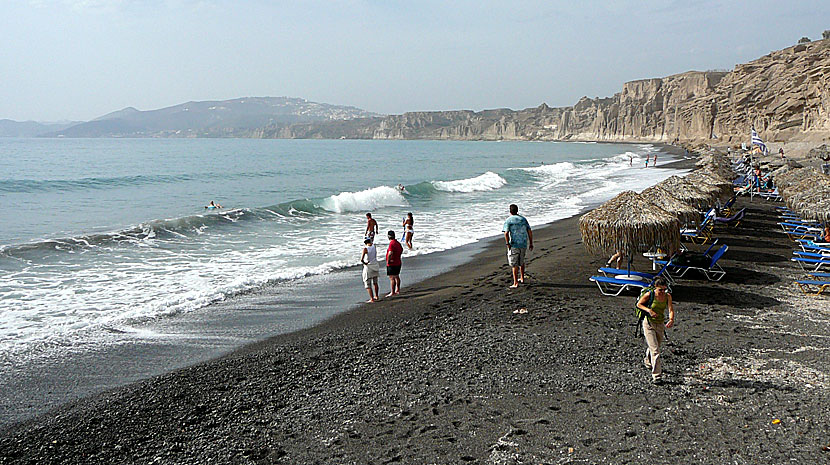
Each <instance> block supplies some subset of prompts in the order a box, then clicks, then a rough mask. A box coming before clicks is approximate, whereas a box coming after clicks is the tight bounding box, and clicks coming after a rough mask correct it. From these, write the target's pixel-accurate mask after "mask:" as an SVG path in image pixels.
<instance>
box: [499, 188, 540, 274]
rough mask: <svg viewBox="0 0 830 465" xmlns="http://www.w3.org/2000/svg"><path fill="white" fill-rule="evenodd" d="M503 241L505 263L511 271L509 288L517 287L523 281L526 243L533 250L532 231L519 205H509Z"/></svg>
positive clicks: (503, 229) (503, 230) (503, 228)
mask: <svg viewBox="0 0 830 465" xmlns="http://www.w3.org/2000/svg"><path fill="white" fill-rule="evenodd" d="M502 232H504V242H505V243H506V244H507V263H508V264H509V265H510V267H511V268H512V271H513V285H511V286H510V288H511V289H515V288H517V287H519V284H520V283H524V282H525V256H526V254H527V248H528V244H530V245H529V247H530V250H533V231H531V230H530V224H529V223H528V222H527V220H526V219H525V217H524V216H521V215H519V207H518V206H516V205H515V204H511V205H510V216H509V217H508V218H507V220H505V222H504V227H502Z"/></svg>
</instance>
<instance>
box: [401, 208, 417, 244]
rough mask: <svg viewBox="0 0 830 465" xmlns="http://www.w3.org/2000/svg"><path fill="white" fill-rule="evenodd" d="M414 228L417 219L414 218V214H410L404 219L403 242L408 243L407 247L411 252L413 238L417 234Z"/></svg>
mask: <svg viewBox="0 0 830 465" xmlns="http://www.w3.org/2000/svg"><path fill="white" fill-rule="evenodd" d="M414 227H415V219H413V218H412V212H409V213H407V214H406V217H405V218H404V219H403V228H404V231H403V241H404V242H405V243H406V246H407V247H409V250H412V236H413V235H414V234H415V229H414Z"/></svg>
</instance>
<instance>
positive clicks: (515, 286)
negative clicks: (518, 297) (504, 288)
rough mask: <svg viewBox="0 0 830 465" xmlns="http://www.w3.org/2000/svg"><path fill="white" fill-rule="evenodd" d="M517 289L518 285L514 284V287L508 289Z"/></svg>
mask: <svg viewBox="0 0 830 465" xmlns="http://www.w3.org/2000/svg"><path fill="white" fill-rule="evenodd" d="M517 287H519V285H518V284H514V285H512V286H510V289H516V288H517Z"/></svg>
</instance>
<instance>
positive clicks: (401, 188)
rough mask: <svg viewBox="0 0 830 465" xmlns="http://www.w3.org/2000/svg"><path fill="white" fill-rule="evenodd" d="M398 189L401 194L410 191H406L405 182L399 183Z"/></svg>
mask: <svg viewBox="0 0 830 465" xmlns="http://www.w3.org/2000/svg"><path fill="white" fill-rule="evenodd" d="M396 189H398V192H400V193H401V194H408V193H409V192H407V191H406V187H404V186H403V184H398V186H397V187H396Z"/></svg>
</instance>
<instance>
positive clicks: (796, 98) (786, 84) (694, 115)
mask: <svg viewBox="0 0 830 465" xmlns="http://www.w3.org/2000/svg"><path fill="white" fill-rule="evenodd" d="M828 75H830V40H821V41H816V42H812V43H809V44H799V45H796V46H793V47H789V48H786V49H784V50H779V51H777V52H773V53H770V54H769V55H766V56H764V57H762V58H759V59H757V60H755V61H752V62H750V63H747V64H742V65H738V66H736V67H735V69H734V70H733V71H730V72H718V71H705V72H699V71H690V72H687V73H682V74H676V75H673V76H668V77H665V78H656V79H642V80H638V81H632V82H627V83H625V84H624V85H623V88H622V91H621V92H619V93H617V94H615V95H614V96H612V97H607V98H594V99H590V98H587V97H583V98H582V99H580V100H579V101H578V102H577V103H576V104H575V105H574V106H572V107H564V108H551V107H549V106H547V105H545V104H542V105H540V106H538V107H536V108H528V109H524V110H518V111H514V110H508V109H499V110H485V111H481V112H473V111H439V112H413V113H404V114H402V115H391V116H386V117H382V118H370V119H355V120H348V121H333V122H324V123H309V124H295V125H291V126H287V127H276V126H275V127H271V128H263V129H261V130H258V131H256V132H255V133H254V134H252V135H253V136H254V137H285V138H361V139H366V138H372V139H456V140H500V139H506V140H592V141H632V142H633V141H663V142H665V141H673V140H675V139H679V140H682V141H712V140H717V141H719V142H734V141H739V140H746V139H747V135H748V134H749V130H750V127H751V126H752V125H754V126H755V128H756V129H757V130H758V132H759V133H760V134H761V136H762V137H764V138H765V139H766V140H768V141H776V140H822V139H830V82H828Z"/></svg>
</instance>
